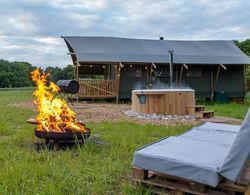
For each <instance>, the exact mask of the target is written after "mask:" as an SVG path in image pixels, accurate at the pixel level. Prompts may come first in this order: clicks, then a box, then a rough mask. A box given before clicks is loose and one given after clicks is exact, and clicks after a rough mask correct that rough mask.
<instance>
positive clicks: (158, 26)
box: [0, 0, 250, 66]
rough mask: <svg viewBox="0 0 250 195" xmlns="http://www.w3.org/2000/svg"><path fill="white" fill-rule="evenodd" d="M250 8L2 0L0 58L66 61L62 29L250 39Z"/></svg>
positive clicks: (118, 0) (177, 1)
mask: <svg viewBox="0 0 250 195" xmlns="http://www.w3.org/2000/svg"><path fill="white" fill-rule="evenodd" d="M249 8H250V2H249V1H244V0H220V1H217V0H199V1H187V0H157V1H155V0H141V1H133V0H126V1H124V0H95V1H93V0H84V1H82V0H71V1H68V0H54V1H49V0H12V1H10V0H2V1H1V4H0V18H1V21H0V43H1V44H0V58H4V59H10V60H22V61H28V62H31V63H32V64H34V65H40V66H48V65H53V66H56V65H57V66H65V65H67V64H69V63H72V62H71V59H70V57H69V56H68V55H66V53H67V52H68V51H67V48H66V46H65V43H64V41H63V39H61V38H60V36H61V35H82V36H86V35H87V36H97V35H98V36H119V37H133V38H150V39H158V38H159V37H160V36H164V37H165V38H166V39H246V38H249V35H250V21H249V20H248V19H249V18H250V14H249V11H248V10H249Z"/></svg>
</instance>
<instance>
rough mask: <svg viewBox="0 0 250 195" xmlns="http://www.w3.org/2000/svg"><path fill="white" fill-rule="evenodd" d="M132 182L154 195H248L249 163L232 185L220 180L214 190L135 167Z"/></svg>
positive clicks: (249, 189) (249, 193)
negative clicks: (148, 189) (142, 186)
mask: <svg viewBox="0 0 250 195" xmlns="http://www.w3.org/2000/svg"><path fill="white" fill-rule="evenodd" d="M132 180H133V181H134V182H135V183H140V184H142V185H145V186H148V187H150V189H151V190H152V192H153V193H155V194H171V195H184V194H186V193H188V194H195V195H236V194H244V195H250V184H249V182H250V161H248V163H247V165H246V167H245V169H244V171H243V173H242V176H241V178H240V179H239V180H238V181H237V182H235V183H233V182H230V181H227V180H226V179H224V178H222V179H221V182H220V183H219V185H218V186H217V187H216V188H213V187H210V186H207V185H204V184H200V183H196V182H193V181H189V180H185V179H182V178H178V177H174V176H170V175H165V174H161V173H157V172H152V171H149V170H144V169H140V168H137V167H133V173H132Z"/></svg>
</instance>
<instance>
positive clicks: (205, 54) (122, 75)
mask: <svg viewBox="0 0 250 195" xmlns="http://www.w3.org/2000/svg"><path fill="white" fill-rule="evenodd" d="M62 38H63V39H64V40H65V42H66V45H67V47H68V50H69V53H68V54H69V55H70V56H71V58H72V61H73V65H74V67H75V70H76V71H75V72H76V74H75V75H76V79H77V80H78V81H79V83H80V90H79V94H78V95H79V98H117V99H118V98H119V99H128V98H131V91H132V90H133V89H142V88H143V89H145V88H168V87H169V76H170V74H169V63H170V62H169V61H170V58H169V53H168V51H170V50H172V51H173V67H174V68H173V77H174V83H175V86H176V87H181V88H192V89H194V90H195V92H196V97H198V98H204V99H214V98H215V97H216V95H217V94H220V93H221V92H223V93H224V94H226V95H227V97H228V98H229V99H244V97H245V94H246V87H245V80H244V73H245V65H247V64H250V58H249V57H248V56H247V55H245V54H244V53H243V52H242V51H241V50H240V49H239V48H238V47H237V46H236V45H235V43H234V41H231V40H207V41H179V40H148V39H130V38H117V37H81V36H63V37H62Z"/></svg>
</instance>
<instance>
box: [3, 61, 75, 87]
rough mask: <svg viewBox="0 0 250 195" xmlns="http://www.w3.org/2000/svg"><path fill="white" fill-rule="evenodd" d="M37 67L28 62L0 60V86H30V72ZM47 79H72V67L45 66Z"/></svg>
mask: <svg viewBox="0 0 250 195" xmlns="http://www.w3.org/2000/svg"><path fill="white" fill-rule="evenodd" d="M35 68H37V67H35V66H32V65H31V64H30V63H28V62H9V61H7V60H0V88H14V87H27V86H32V80H31V72H32V71H33V70H34V69H35ZM46 72H49V73H50V77H49V79H50V80H51V81H54V82H56V81H57V80H59V79H73V78H74V68H73V67H72V66H70V65H68V66H67V67H65V68H59V67H55V68H54V67H47V68H46Z"/></svg>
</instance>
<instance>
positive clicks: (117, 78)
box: [115, 63, 122, 104]
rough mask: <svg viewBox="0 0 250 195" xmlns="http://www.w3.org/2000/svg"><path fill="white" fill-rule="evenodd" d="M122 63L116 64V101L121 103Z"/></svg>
mask: <svg viewBox="0 0 250 195" xmlns="http://www.w3.org/2000/svg"><path fill="white" fill-rule="evenodd" d="M121 68H122V67H121V63H118V64H117V66H116V74H115V75H116V98H115V103H116V104H118V103H119V88H120V79H121Z"/></svg>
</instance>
